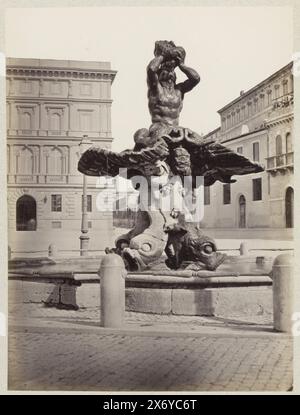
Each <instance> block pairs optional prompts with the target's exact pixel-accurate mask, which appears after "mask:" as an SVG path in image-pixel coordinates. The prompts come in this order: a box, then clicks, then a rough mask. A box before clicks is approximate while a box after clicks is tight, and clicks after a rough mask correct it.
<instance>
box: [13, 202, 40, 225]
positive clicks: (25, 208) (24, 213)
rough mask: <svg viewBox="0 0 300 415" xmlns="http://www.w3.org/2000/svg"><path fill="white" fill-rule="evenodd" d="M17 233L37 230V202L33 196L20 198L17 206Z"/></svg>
mask: <svg viewBox="0 0 300 415" xmlns="http://www.w3.org/2000/svg"><path fill="white" fill-rule="evenodd" d="M16 225H17V231H35V230H36V201H35V199H34V198H33V197H32V196H29V195H24V196H21V197H19V199H18V200H17V205H16Z"/></svg>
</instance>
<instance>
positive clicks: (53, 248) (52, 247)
mask: <svg viewBox="0 0 300 415" xmlns="http://www.w3.org/2000/svg"><path fill="white" fill-rule="evenodd" d="M56 255H57V248H56V245H54V244H50V245H49V247H48V256H56Z"/></svg>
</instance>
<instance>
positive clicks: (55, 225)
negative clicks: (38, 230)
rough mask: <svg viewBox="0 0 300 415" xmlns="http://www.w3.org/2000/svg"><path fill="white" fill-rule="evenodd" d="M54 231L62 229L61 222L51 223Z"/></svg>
mask: <svg viewBox="0 0 300 415" xmlns="http://www.w3.org/2000/svg"><path fill="white" fill-rule="evenodd" d="M51 225H52V229H60V228H61V222H59V221H53V222H51Z"/></svg>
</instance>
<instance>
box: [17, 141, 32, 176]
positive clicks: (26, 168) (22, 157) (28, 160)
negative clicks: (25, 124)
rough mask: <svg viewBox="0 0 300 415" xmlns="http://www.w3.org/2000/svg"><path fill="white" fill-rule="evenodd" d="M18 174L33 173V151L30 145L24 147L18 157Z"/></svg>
mask: <svg viewBox="0 0 300 415" xmlns="http://www.w3.org/2000/svg"><path fill="white" fill-rule="evenodd" d="M17 173H18V174H33V153H32V151H31V150H30V149H29V148H28V147H23V148H22V150H21V151H20V153H19V156H18V158H17Z"/></svg>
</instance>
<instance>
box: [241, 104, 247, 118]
mask: <svg viewBox="0 0 300 415" xmlns="http://www.w3.org/2000/svg"><path fill="white" fill-rule="evenodd" d="M245 111H246V108H245V107H242V112H241V118H242V120H243V119H244V118H245Z"/></svg>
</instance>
